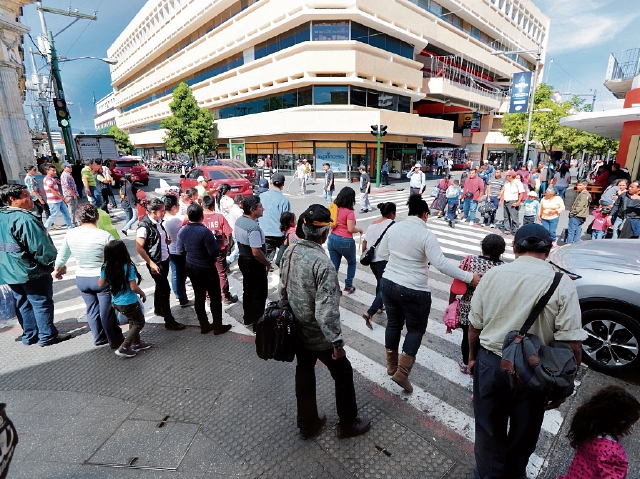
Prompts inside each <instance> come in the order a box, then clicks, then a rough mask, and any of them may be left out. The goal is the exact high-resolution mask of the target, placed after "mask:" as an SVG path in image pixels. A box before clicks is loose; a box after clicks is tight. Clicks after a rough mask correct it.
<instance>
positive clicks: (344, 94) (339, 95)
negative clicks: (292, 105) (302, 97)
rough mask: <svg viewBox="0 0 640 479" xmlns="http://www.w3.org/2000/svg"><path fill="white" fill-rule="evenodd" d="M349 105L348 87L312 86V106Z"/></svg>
mask: <svg viewBox="0 0 640 479" xmlns="http://www.w3.org/2000/svg"><path fill="white" fill-rule="evenodd" d="M348 103H349V87H348V86H346V85H345V86H334V85H329V86H314V87H313V104H314V105H347V104H348Z"/></svg>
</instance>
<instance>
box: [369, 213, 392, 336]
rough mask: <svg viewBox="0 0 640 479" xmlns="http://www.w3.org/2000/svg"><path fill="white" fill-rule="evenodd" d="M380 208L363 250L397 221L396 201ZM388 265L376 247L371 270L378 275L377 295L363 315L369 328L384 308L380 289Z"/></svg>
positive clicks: (371, 225) (375, 241) (376, 240)
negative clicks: (379, 216)
mask: <svg viewBox="0 0 640 479" xmlns="http://www.w3.org/2000/svg"><path fill="white" fill-rule="evenodd" d="M378 209H379V210H380V214H381V215H382V217H381V218H378V219H377V220H375V221H374V222H373V223H371V224H370V225H369V227H368V228H367V232H366V233H365V239H364V241H363V242H362V251H364V250H366V249H367V247H368V246H373V245H375V244H376V243H377V242H378V241H381V238H382V237H383V235H385V234H386V232H387V230H388V228H390V227H391V225H392V224H394V222H395V219H396V204H395V203H391V202H389V203H380V204H379V205H378ZM386 265H387V262H386V261H385V260H383V259H382V258H381V257H380V255H379V254H378V248H376V249H375V250H374V253H373V259H372V260H371V264H370V265H369V267H370V268H371V272H372V273H373V275H374V276H375V277H376V297H375V298H374V300H373V303H371V307H369V309H368V310H367V312H366V313H364V314H363V315H362V317H363V318H364V320H365V322H366V323H367V326H368V327H369V329H373V326H372V324H371V318H373V315H374V314H376V313H381V312H382V308H383V307H384V306H383V304H382V292H381V291H380V279H382V273H384V268H385V266H386Z"/></svg>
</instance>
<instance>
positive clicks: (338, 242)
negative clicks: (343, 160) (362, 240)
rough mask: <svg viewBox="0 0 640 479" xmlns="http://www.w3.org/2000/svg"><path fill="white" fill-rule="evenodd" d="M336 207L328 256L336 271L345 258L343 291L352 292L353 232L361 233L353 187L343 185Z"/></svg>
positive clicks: (354, 243) (354, 273)
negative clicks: (335, 222)
mask: <svg viewBox="0 0 640 479" xmlns="http://www.w3.org/2000/svg"><path fill="white" fill-rule="evenodd" d="M334 203H335V204H336V206H337V207H338V225H337V226H336V227H335V228H334V229H333V231H332V232H331V234H330V235H329V241H328V242H327V249H328V250H329V257H330V258H331V262H332V263H333V266H335V268H336V272H338V271H339V270H340V261H342V258H343V257H344V258H345V259H346V260H347V278H346V279H345V280H344V290H343V291H344V292H345V293H348V294H351V293H354V292H355V290H356V288H354V287H353V278H354V276H355V275H356V242H355V241H354V240H353V233H360V234H362V230H361V229H360V228H356V214H355V213H354V212H353V207H354V206H355V204H356V192H355V191H354V190H353V188H351V187H349V186H345V187H344V188H342V189H341V190H340V193H338V196H336V199H335V201H334Z"/></svg>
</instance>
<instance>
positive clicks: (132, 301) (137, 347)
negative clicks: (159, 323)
mask: <svg viewBox="0 0 640 479" xmlns="http://www.w3.org/2000/svg"><path fill="white" fill-rule="evenodd" d="M140 281H142V277H141V276H140V273H138V270H137V269H136V265H135V264H134V263H133V261H131V256H130V255H129V251H128V250H127V245H125V244H124V242H123V241H120V240H114V241H109V242H108V243H107V244H106V245H105V246H104V265H103V266H102V270H101V271H100V279H99V280H98V285H99V286H100V287H108V288H109V290H110V291H111V303H112V305H113V307H114V309H115V310H116V311H118V312H120V313H122V314H123V315H124V316H125V317H126V318H127V321H129V332H128V333H127V336H126V337H125V338H124V341H123V342H122V344H121V345H120V347H119V348H118V349H116V355H117V356H120V357H123V358H131V357H133V356H135V355H136V354H137V353H138V352H140V351H142V350H145V349H149V348H150V347H151V344H149V343H145V342H144V341H142V340H141V339H140V331H141V330H142V328H143V327H144V313H143V312H142V308H141V307H140V303H138V296H137V295H139V296H140V299H141V300H142V301H143V302H144V301H145V300H146V299H147V297H146V295H145V294H144V292H143V291H142V290H141V289H140V287H139V286H138V285H139V284H140Z"/></svg>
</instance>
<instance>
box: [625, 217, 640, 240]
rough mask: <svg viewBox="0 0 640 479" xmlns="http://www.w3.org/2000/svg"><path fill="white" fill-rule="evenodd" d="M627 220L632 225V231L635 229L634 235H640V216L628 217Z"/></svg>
mask: <svg viewBox="0 0 640 479" xmlns="http://www.w3.org/2000/svg"><path fill="white" fill-rule="evenodd" d="M627 221H628V222H629V224H630V225H631V231H633V236H634V237H636V238H637V237H638V236H640V218H627Z"/></svg>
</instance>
